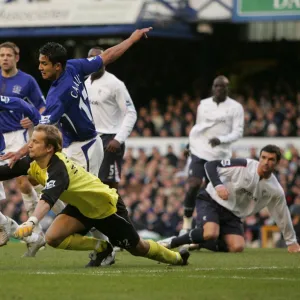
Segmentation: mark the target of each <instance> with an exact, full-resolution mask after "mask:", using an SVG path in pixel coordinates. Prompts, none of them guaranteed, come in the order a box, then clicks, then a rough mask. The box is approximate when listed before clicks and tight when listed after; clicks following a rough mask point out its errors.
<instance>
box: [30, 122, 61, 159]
mask: <svg viewBox="0 0 300 300" xmlns="http://www.w3.org/2000/svg"><path fill="white" fill-rule="evenodd" d="M34 131H43V132H45V134H46V138H45V144H46V146H48V145H52V146H53V148H54V153H55V152H61V150H62V134H61V132H60V131H59V130H58V128H57V127H55V126H54V125H44V124H39V125H37V126H35V127H34Z"/></svg>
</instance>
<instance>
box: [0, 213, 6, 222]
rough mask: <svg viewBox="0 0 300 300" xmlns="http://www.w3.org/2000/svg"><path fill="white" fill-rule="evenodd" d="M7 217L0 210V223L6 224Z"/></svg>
mask: <svg viewBox="0 0 300 300" xmlns="http://www.w3.org/2000/svg"><path fill="white" fill-rule="evenodd" d="M6 223H7V218H6V217H5V216H4V214H3V213H2V212H0V225H3V224H6Z"/></svg>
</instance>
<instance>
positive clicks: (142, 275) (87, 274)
mask: <svg viewBox="0 0 300 300" xmlns="http://www.w3.org/2000/svg"><path fill="white" fill-rule="evenodd" d="M151 273H152V274H151ZM153 273H154V272H150V274H138V275H136V274H130V273H127V274H126V276H128V277H136V276H138V277H157V276H161V275H160V274H159V275H157V274H153ZM158 273H163V272H158ZM29 274H30V275H81V276H107V277H111V276H113V277H114V276H116V277H118V276H123V275H125V274H124V272H121V271H113V272H112V271H110V272H103V271H102V272H94V273H81V272H64V273H59V272H46V271H45V272H30V273H29ZM187 277H189V278H202V279H236V280H265V281H289V282H291V281H300V278H299V279H296V278H290V277H247V276H214V275H188V276H187Z"/></svg>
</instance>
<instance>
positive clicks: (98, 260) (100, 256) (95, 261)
mask: <svg viewBox="0 0 300 300" xmlns="http://www.w3.org/2000/svg"><path fill="white" fill-rule="evenodd" d="M113 250H114V249H113V246H112V245H111V243H109V242H107V248H106V250H104V251H102V252H97V251H94V252H92V253H90V259H91V260H90V262H89V263H88V264H87V265H86V266H85V267H86V268H89V267H100V266H101V265H102V262H104V261H105V260H106V258H107V257H108V256H111V255H112V253H113ZM114 263H115V260H114V259H113V260H111V262H110V264H109V265H112V264H114ZM106 266H108V265H107V264H106Z"/></svg>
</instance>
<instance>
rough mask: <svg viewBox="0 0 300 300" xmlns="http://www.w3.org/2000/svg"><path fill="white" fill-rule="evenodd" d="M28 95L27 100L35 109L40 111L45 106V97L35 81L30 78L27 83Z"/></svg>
mask: <svg viewBox="0 0 300 300" xmlns="http://www.w3.org/2000/svg"><path fill="white" fill-rule="evenodd" d="M29 85H30V86H29V95H28V100H29V101H30V102H31V103H32V104H33V105H34V106H35V108H36V109H38V110H40V109H41V108H42V107H45V106H46V102H45V97H44V95H43V93H42V91H41V89H40V87H39V85H38V83H37V82H36V80H35V79H34V78H33V77H31V76H30V81H29Z"/></svg>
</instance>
